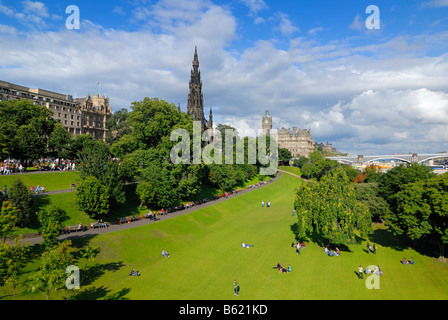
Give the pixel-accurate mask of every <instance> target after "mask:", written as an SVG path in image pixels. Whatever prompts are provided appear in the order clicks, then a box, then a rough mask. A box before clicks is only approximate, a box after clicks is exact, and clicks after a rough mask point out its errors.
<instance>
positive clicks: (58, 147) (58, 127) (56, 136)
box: [48, 122, 73, 159]
mask: <svg viewBox="0 0 448 320" xmlns="http://www.w3.org/2000/svg"><path fill="white" fill-rule="evenodd" d="M72 141H73V138H72V136H71V134H70V133H69V132H68V131H67V129H66V128H64V126H63V125H62V124H61V123H59V122H58V123H56V124H55V127H54V130H53V132H52V133H51V135H50V138H49V139H48V148H49V149H50V153H49V155H50V156H52V157H55V158H58V159H61V158H67V157H68V155H69V148H70V144H71V142H72Z"/></svg>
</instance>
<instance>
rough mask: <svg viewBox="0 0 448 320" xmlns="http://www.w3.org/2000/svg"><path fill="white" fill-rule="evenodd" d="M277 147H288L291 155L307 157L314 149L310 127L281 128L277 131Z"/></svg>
mask: <svg viewBox="0 0 448 320" xmlns="http://www.w3.org/2000/svg"><path fill="white" fill-rule="evenodd" d="M278 147H279V148H285V149H288V150H289V152H291V155H292V156H293V157H297V156H303V157H309V155H310V153H311V152H313V151H314V140H313V137H312V136H311V130H310V129H298V128H297V127H292V130H291V129H290V128H281V129H280V130H279V131H278Z"/></svg>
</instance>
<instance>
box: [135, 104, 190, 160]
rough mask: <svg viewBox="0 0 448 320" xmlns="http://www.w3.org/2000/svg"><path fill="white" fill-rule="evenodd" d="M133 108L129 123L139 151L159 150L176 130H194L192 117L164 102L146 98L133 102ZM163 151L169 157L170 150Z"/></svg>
mask: <svg viewBox="0 0 448 320" xmlns="http://www.w3.org/2000/svg"><path fill="white" fill-rule="evenodd" d="M131 108H132V112H130V113H129V115H128V117H127V121H128V122H129V124H130V125H131V126H132V135H133V136H134V137H135V138H136V139H137V141H138V143H139V149H148V148H152V147H155V148H157V147H158V146H159V144H160V143H162V142H166V140H165V141H164V140H163V138H164V137H165V138H168V139H167V140H168V141H169V137H170V135H171V131H172V130H175V129H176V128H189V129H190V130H192V121H191V117H190V116H188V115H187V114H186V113H184V112H180V111H179V110H178V108H177V107H176V106H175V105H174V104H169V103H168V102H166V101H164V100H159V99H158V98H152V99H150V98H145V99H144V100H143V101H138V102H133V103H132V106H131ZM163 151H165V152H167V155H168V156H169V152H170V148H169V149H168V150H166V148H164V149H163Z"/></svg>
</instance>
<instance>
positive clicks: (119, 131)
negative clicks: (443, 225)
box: [106, 108, 132, 145]
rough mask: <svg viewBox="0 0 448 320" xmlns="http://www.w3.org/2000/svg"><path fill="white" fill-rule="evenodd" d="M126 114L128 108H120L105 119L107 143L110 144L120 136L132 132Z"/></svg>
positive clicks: (127, 114)
mask: <svg viewBox="0 0 448 320" xmlns="http://www.w3.org/2000/svg"><path fill="white" fill-rule="evenodd" d="M128 116H129V112H128V109H126V108H122V109H120V110H118V111H116V112H115V113H114V114H113V115H112V116H110V117H109V119H107V121H106V129H107V131H106V143H107V144H108V145H112V144H113V143H114V142H115V141H118V140H120V139H121V137H123V136H125V135H129V134H131V133H132V128H131V125H130V124H129V122H128V121H127V119H128Z"/></svg>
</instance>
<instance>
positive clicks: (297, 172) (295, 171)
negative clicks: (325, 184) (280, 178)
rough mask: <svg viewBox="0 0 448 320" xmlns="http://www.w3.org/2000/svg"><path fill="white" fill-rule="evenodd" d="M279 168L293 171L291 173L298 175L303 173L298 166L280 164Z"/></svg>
mask: <svg viewBox="0 0 448 320" xmlns="http://www.w3.org/2000/svg"><path fill="white" fill-rule="evenodd" d="M278 168H279V169H280V170H284V171H288V172H291V173H293V174H296V175H298V176H301V175H302V173H301V172H300V168H298V167H290V166H280V167H278Z"/></svg>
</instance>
